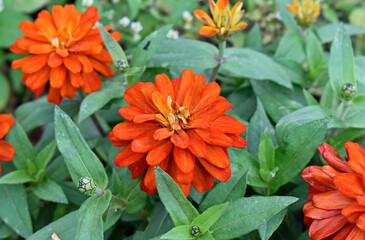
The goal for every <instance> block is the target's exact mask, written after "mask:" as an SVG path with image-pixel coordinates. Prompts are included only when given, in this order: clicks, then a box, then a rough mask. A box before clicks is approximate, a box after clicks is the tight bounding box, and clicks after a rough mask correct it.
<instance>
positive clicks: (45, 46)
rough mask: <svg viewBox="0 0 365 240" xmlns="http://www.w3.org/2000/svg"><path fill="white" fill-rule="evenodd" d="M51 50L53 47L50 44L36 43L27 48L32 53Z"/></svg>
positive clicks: (42, 52) (43, 52)
mask: <svg viewBox="0 0 365 240" xmlns="http://www.w3.org/2000/svg"><path fill="white" fill-rule="evenodd" d="M53 51H54V47H53V46H52V45H51V44H37V45H32V46H31V47H30V48H29V52H30V53H34V54H45V53H50V52H53Z"/></svg>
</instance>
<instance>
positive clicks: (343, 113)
mask: <svg viewBox="0 0 365 240" xmlns="http://www.w3.org/2000/svg"><path fill="white" fill-rule="evenodd" d="M349 106H350V102H349V101H343V107H342V109H341V113H340V116H339V117H338V118H339V119H340V120H342V121H346V113H347V111H348V109H349ZM339 132H340V129H339V128H337V129H335V130H334V131H333V132H332V134H331V138H334V137H336V136H337V135H338V133H339Z"/></svg>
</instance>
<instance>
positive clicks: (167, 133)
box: [153, 128, 174, 140]
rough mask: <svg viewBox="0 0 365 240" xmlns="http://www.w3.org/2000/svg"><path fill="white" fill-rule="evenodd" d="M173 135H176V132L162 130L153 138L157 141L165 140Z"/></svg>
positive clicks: (157, 131) (166, 129)
mask: <svg viewBox="0 0 365 240" xmlns="http://www.w3.org/2000/svg"><path fill="white" fill-rule="evenodd" d="M172 134H174V131H170V130H169V129H168V128H160V129H157V130H156V132H155V133H154V134H153V138H154V139H155V140H163V139H166V138H169V137H171V135H172Z"/></svg>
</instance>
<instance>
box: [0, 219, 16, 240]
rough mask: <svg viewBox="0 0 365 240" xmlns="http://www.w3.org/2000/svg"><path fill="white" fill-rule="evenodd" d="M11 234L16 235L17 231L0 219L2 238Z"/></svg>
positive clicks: (0, 236) (0, 237) (0, 234)
mask: <svg viewBox="0 0 365 240" xmlns="http://www.w3.org/2000/svg"><path fill="white" fill-rule="evenodd" d="M11 235H15V232H14V231H13V230H12V229H11V228H10V227H9V226H8V225H6V224H5V223H4V222H2V221H1V220H0V239H6V238H7V237H10V236H11Z"/></svg>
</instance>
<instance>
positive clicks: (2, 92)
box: [0, 53, 10, 111]
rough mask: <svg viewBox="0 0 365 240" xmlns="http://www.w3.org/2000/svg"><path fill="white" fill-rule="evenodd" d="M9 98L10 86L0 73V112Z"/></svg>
mask: <svg viewBox="0 0 365 240" xmlns="http://www.w3.org/2000/svg"><path fill="white" fill-rule="evenodd" d="M0 54H1V53H0ZM9 96H10V86H9V82H8V79H6V77H5V76H4V75H3V74H2V73H1V72H0V111H2V110H3V109H4V108H5V106H6V104H7V103H8V101H9Z"/></svg>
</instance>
